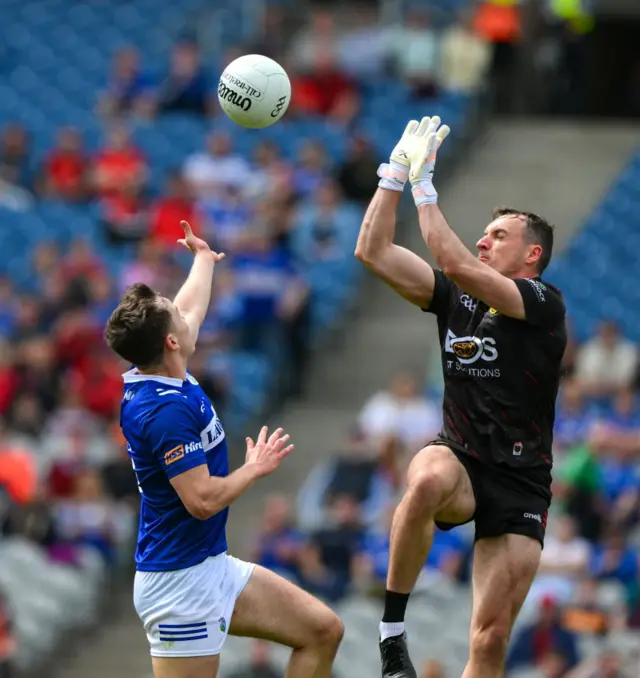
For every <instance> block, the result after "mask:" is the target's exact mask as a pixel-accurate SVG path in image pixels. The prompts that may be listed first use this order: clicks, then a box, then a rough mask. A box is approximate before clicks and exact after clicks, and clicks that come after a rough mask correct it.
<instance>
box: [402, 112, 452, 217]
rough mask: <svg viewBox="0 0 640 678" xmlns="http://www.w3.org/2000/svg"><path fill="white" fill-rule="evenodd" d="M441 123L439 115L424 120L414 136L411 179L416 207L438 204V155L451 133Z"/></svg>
mask: <svg viewBox="0 0 640 678" xmlns="http://www.w3.org/2000/svg"><path fill="white" fill-rule="evenodd" d="M440 122H441V120H440V118H439V117H438V116H437V115H436V116H434V117H433V118H422V121H421V122H420V125H419V126H418V129H416V130H415V132H414V133H413V134H412V140H411V143H412V152H411V155H410V158H409V160H410V169H409V179H410V181H411V193H412V194H413V199H414V201H415V203H416V207H420V205H425V204H426V205H434V204H436V203H437V202H438V192H437V191H436V189H435V188H434V187H433V172H434V170H435V168H436V155H437V153H438V149H439V148H440V146H441V145H442V142H443V141H444V140H445V139H446V138H447V136H449V132H450V131H451V129H450V128H449V127H448V126H447V125H442V126H441V125H440Z"/></svg>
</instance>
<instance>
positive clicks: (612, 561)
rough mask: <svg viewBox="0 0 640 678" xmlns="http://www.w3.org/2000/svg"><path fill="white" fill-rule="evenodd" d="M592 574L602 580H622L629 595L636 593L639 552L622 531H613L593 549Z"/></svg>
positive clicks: (621, 582)
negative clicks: (631, 545) (630, 544)
mask: <svg viewBox="0 0 640 678" xmlns="http://www.w3.org/2000/svg"><path fill="white" fill-rule="evenodd" d="M591 574H592V576H594V577H595V578H596V579H598V580H600V581H605V580H610V579H613V580H615V581H618V582H620V584H622V585H623V586H624V587H625V588H626V589H627V592H628V594H629V596H632V595H635V593H636V591H635V587H636V586H637V581H638V554H637V553H636V552H635V551H634V550H633V549H632V548H631V547H630V546H629V545H628V544H627V543H626V539H625V536H624V535H623V534H621V533H620V532H612V533H611V534H610V535H609V536H608V537H607V538H606V539H605V541H604V542H603V543H602V544H598V545H597V546H596V547H595V548H594V550H593V556H592V559H591Z"/></svg>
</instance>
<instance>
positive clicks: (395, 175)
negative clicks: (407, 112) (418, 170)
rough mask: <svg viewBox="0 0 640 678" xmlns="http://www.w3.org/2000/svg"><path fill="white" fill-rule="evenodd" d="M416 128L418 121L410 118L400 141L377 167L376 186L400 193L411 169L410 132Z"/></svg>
mask: <svg viewBox="0 0 640 678" xmlns="http://www.w3.org/2000/svg"><path fill="white" fill-rule="evenodd" d="M416 129H418V121H417V120H412V121H411V122H410V123H409V124H408V125H407V127H406V129H405V130H404V133H403V135H402V137H401V139H400V141H399V142H398V143H397V144H396V146H395V148H394V149H393V151H391V157H390V158H389V162H388V163H384V164H382V165H380V167H379V168H378V176H379V177H380V181H379V182H378V186H379V187H380V188H386V189H388V190H390V191H398V192H399V193H402V191H403V190H404V185H405V184H406V183H407V179H408V178H409V170H410V169H411V160H410V158H409V153H410V151H411V143H412V136H411V135H412V134H413V133H414V132H415V130H416Z"/></svg>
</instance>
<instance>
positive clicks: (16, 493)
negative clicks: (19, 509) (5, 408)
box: [0, 419, 38, 505]
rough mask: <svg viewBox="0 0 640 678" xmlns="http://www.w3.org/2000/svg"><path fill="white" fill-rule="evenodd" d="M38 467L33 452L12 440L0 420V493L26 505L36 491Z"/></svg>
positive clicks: (4, 424)
mask: <svg viewBox="0 0 640 678" xmlns="http://www.w3.org/2000/svg"><path fill="white" fill-rule="evenodd" d="M37 483H38V469H37V459H36V456H35V454H34V452H33V451H32V450H30V449H28V448H26V447H23V446H20V444H19V443H18V442H17V441H15V440H12V438H11V436H10V432H9V430H8V428H7V422H6V421H5V420H4V419H2V420H0V493H3V494H4V495H5V496H8V498H9V499H10V501H11V502H12V503H14V504H18V505H26V504H28V503H29V502H30V501H32V500H33V499H34V497H35V496H36V492H37V486H38V485H37Z"/></svg>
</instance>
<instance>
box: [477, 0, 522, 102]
mask: <svg viewBox="0 0 640 678" xmlns="http://www.w3.org/2000/svg"><path fill="white" fill-rule="evenodd" d="M474 25H475V30H476V33H477V34H478V35H480V36H481V37H482V38H483V39H485V40H486V41H487V42H488V43H489V44H490V45H491V67H490V78H491V82H492V86H493V91H494V104H495V107H496V109H497V110H498V112H501V113H506V112H511V111H512V110H513V106H514V101H515V99H516V97H514V92H517V88H518V83H517V81H516V77H517V74H518V73H519V71H518V63H519V61H518V47H519V43H520V36H521V29H522V8H521V7H520V6H519V5H518V3H511V2H509V3H504V2H499V1H495V0H482V1H481V2H478V3H476V4H475V18H474Z"/></svg>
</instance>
